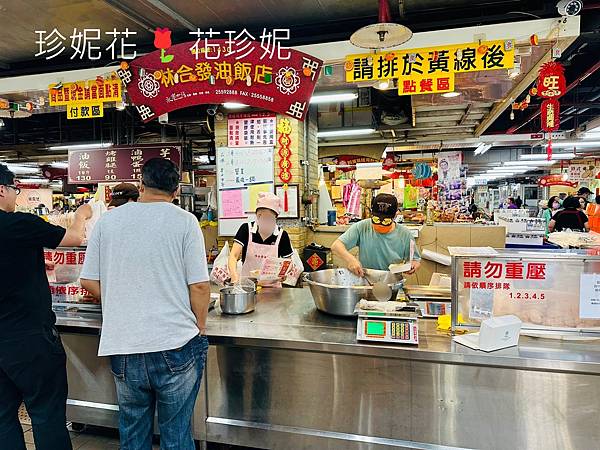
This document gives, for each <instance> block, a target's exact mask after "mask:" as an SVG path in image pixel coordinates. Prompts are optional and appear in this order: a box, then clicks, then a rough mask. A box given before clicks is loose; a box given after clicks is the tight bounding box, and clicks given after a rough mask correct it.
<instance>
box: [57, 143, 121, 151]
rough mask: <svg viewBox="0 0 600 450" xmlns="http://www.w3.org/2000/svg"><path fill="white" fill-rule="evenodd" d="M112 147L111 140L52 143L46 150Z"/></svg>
mask: <svg viewBox="0 0 600 450" xmlns="http://www.w3.org/2000/svg"><path fill="white" fill-rule="evenodd" d="M108 147H112V142H98V143H96V144H76V145H53V146H52V147H48V150H80V149H84V148H108Z"/></svg>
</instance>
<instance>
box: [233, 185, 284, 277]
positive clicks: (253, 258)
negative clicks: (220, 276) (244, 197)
mask: <svg viewBox="0 0 600 450" xmlns="http://www.w3.org/2000/svg"><path fill="white" fill-rule="evenodd" d="M280 213H281V199H280V198H279V197H277V196H276V195H275V194H272V193H270V192H259V194H258V200H257V201H256V221H255V222H251V223H245V224H242V225H241V226H240V228H239V229H238V231H237V233H236V235H235V238H234V241H233V246H232V247H231V252H230V253H229V261H228V264H227V265H228V268H229V276H230V278H231V281H232V282H233V283H236V282H237V281H238V280H239V279H240V277H250V276H251V273H252V272H254V271H257V270H260V268H261V267H262V263H263V261H264V260H265V258H290V257H291V256H292V253H293V252H294V249H293V248H292V243H291V241H290V237H289V235H288V234H287V232H286V231H285V230H282V229H281V228H279V227H278V226H277V217H278V216H279V214H280ZM240 258H241V259H242V273H241V274H239V273H238V270H237V262H238V261H239V260H240ZM261 284H265V285H267V284H268V283H261ZM269 285H270V286H271V287H281V284H280V283H271V284H269Z"/></svg>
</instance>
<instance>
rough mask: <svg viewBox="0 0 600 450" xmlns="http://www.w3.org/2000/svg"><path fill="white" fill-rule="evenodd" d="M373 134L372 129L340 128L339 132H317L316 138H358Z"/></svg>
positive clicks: (373, 130)
mask: <svg viewBox="0 0 600 450" xmlns="http://www.w3.org/2000/svg"><path fill="white" fill-rule="evenodd" d="M374 132H375V129H374V128H342V129H340V130H329V131H327V130H325V131H319V132H318V133H317V137H320V138H324V137H339V136H358V135H363V134H372V133H374Z"/></svg>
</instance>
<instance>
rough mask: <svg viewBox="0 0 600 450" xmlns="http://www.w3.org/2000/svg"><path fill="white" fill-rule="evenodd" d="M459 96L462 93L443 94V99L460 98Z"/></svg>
mask: <svg viewBox="0 0 600 450" xmlns="http://www.w3.org/2000/svg"><path fill="white" fill-rule="evenodd" d="M459 95H460V92H456V91H452V92H444V93H443V94H442V97H446V98H452V97H458V96H459Z"/></svg>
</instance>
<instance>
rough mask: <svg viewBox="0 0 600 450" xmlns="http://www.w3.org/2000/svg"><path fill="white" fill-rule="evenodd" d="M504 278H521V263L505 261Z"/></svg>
mask: <svg viewBox="0 0 600 450" xmlns="http://www.w3.org/2000/svg"><path fill="white" fill-rule="evenodd" d="M506 278H509V279H513V280H522V279H523V263H521V262H507V263H506Z"/></svg>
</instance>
